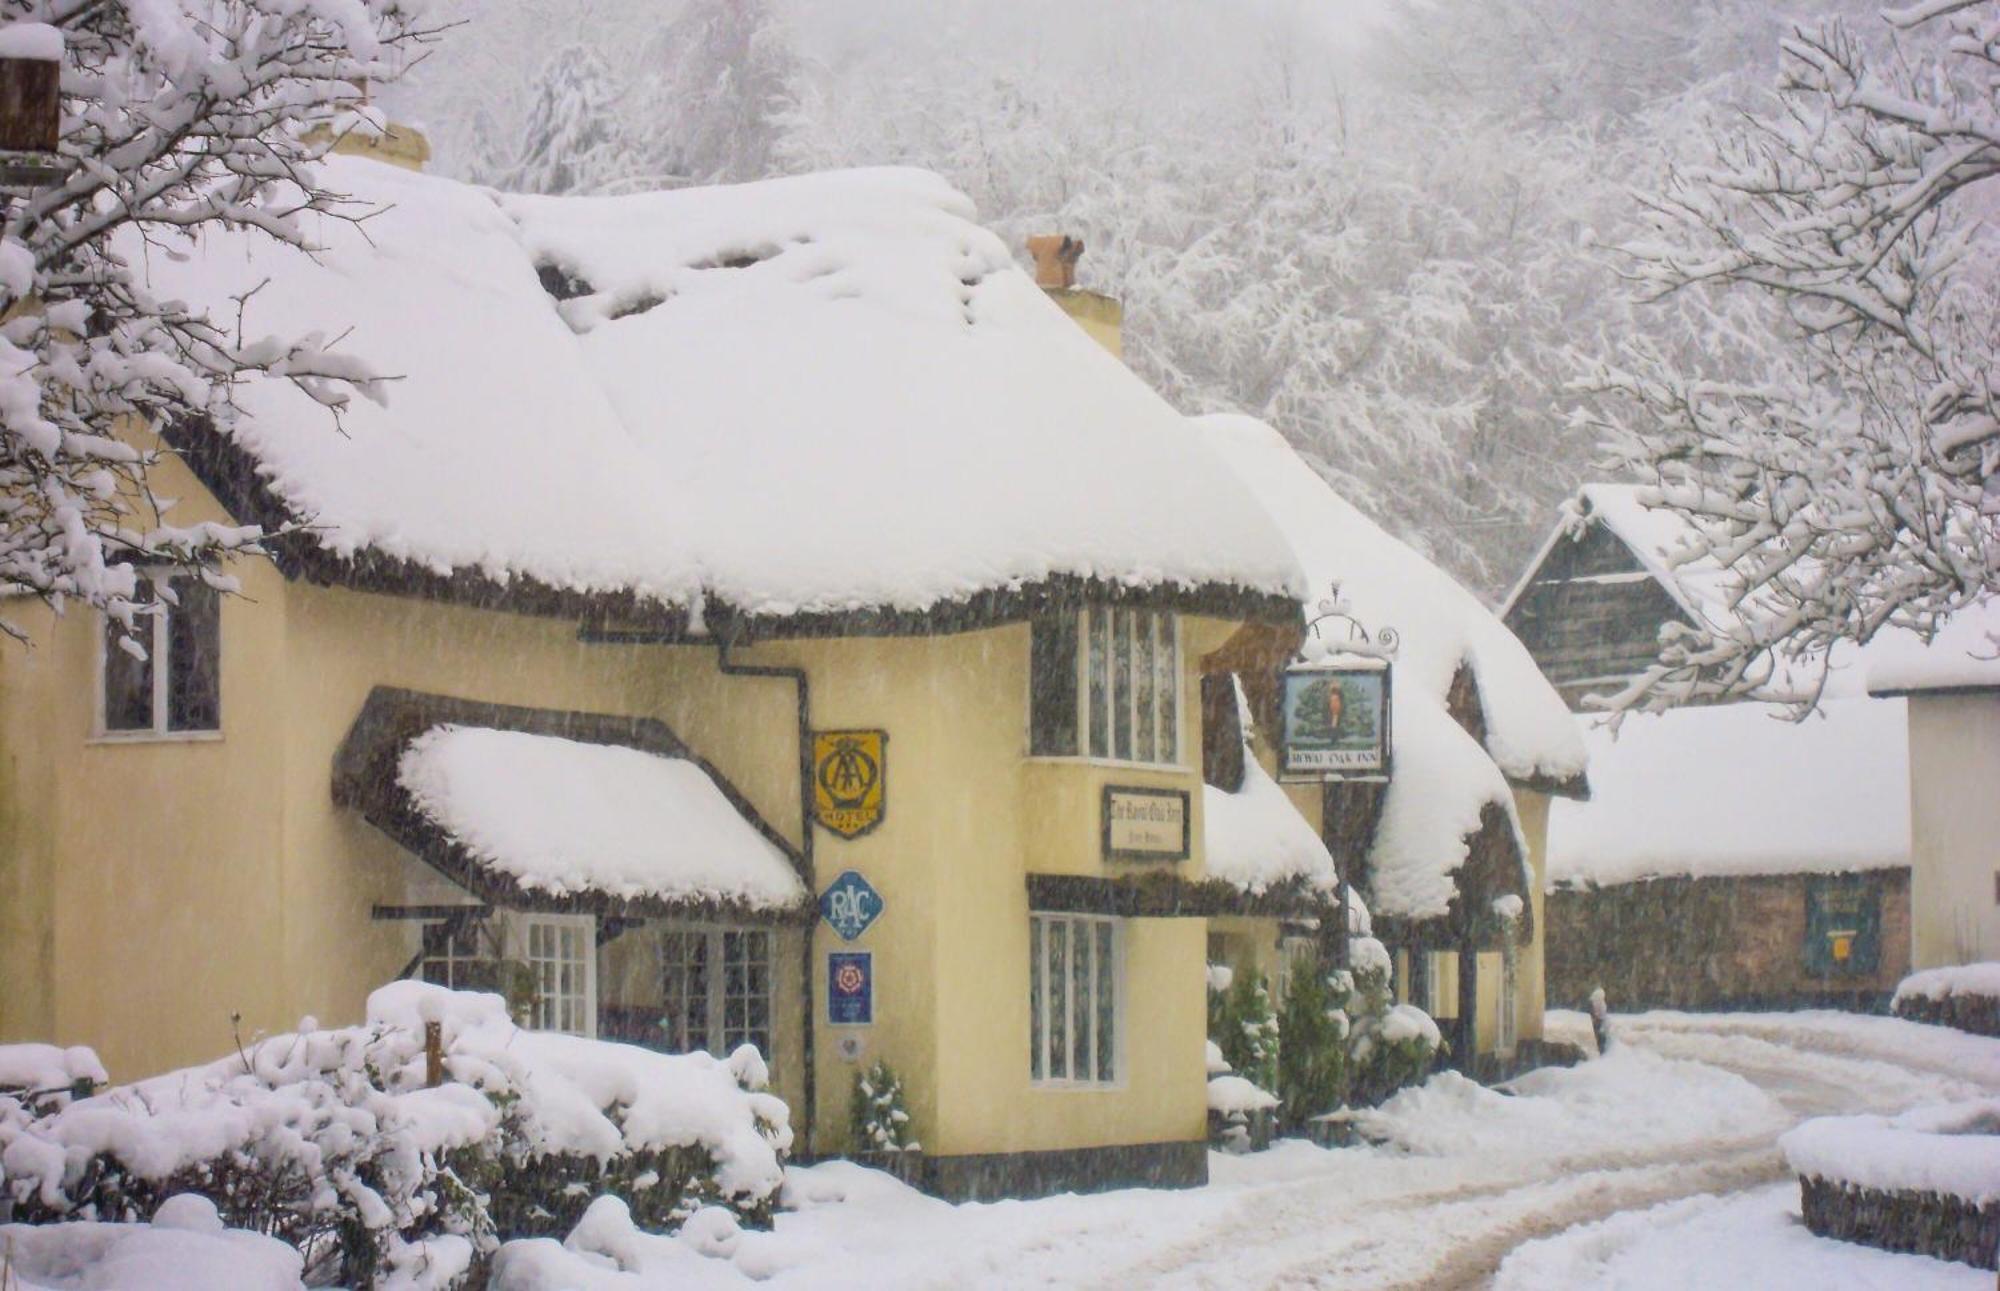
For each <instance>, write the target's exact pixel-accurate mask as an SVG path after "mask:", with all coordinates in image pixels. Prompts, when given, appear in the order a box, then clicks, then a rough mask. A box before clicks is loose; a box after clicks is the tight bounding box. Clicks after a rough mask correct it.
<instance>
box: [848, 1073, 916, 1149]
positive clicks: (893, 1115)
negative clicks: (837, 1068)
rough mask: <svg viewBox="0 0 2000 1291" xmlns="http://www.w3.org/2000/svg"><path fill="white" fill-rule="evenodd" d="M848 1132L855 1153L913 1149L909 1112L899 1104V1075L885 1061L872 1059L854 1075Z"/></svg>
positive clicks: (914, 1145) (900, 1090)
mask: <svg viewBox="0 0 2000 1291" xmlns="http://www.w3.org/2000/svg"><path fill="white" fill-rule="evenodd" d="M848 1117H849V1127H848V1129H849V1133H850V1134H851V1135H852V1136H853V1140H854V1147H855V1150H856V1151H858V1152H917V1151H921V1150H922V1148H923V1144H921V1143H919V1142H917V1140H916V1136H915V1135H914V1134H913V1133H912V1131H911V1128H910V1111H909V1109H908V1108H907V1107H905V1106H904V1105H903V1078H902V1077H901V1076H898V1075H897V1074H896V1073H895V1070H894V1069H893V1068H891V1067H890V1066H889V1064H888V1063H886V1062H883V1061H882V1060H881V1059H879V1058H878V1059H876V1060H875V1064H874V1065H873V1066H871V1067H869V1068H868V1070H866V1071H861V1072H856V1073H855V1075H854V1097H853V1100H852V1102H851V1103H850V1104H849V1107H848Z"/></svg>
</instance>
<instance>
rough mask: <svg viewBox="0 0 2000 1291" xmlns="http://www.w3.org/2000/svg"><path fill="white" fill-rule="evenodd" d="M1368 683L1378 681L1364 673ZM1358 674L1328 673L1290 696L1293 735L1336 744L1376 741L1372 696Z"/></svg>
mask: <svg viewBox="0 0 2000 1291" xmlns="http://www.w3.org/2000/svg"><path fill="white" fill-rule="evenodd" d="M1366 676H1367V678H1368V681H1367V685H1368V687H1370V688H1372V687H1373V686H1374V685H1376V684H1377V681H1378V679H1377V678H1376V677H1375V674H1373V673H1369V674H1366ZM1359 681H1360V679H1359V678H1350V677H1341V676H1330V677H1323V678H1320V679H1318V680H1315V681H1312V682H1309V683H1307V684H1306V685H1305V686H1303V687H1301V688H1300V689H1299V690H1298V692H1297V693H1296V694H1295V695H1294V696H1293V697H1292V715H1291V716H1292V737H1293V738H1294V739H1296V740H1303V741H1307V742H1310V743H1312V744H1316V745H1326V746H1330V747H1336V748H1368V747H1370V746H1372V745H1373V744H1374V743H1375V697H1374V695H1373V693H1372V689H1364V688H1363V686H1362V685H1360V684H1357V683H1358V682H1359Z"/></svg>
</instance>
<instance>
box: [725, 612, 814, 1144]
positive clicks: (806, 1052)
mask: <svg viewBox="0 0 2000 1291" xmlns="http://www.w3.org/2000/svg"><path fill="white" fill-rule="evenodd" d="M734 644H736V642H735V640H734V639H733V638H720V639H718V640H717V641H716V643H715V663H716V667H717V669H719V670H720V671H721V672H722V674H723V675H724V676H728V677H776V678H778V679H780V680H784V681H789V682H791V683H793V685H795V686H796V687H797V688H798V720H799V728H798V743H799V857H800V859H801V861H803V862H804V865H805V871H806V874H805V878H806V893H807V895H808V896H811V895H812V894H814V893H816V892H818V891H819V882H818V879H817V878H816V876H815V875H814V872H813V790H812V684H811V682H809V681H808V680H807V679H806V670H805V669H804V668H775V667H767V666H765V665H762V664H748V663H731V662H730V661H729V648H730V647H731V646H732V645H734ZM813 932H814V924H810V923H809V924H807V925H806V935H805V954H803V955H802V956H800V964H801V970H800V983H801V985H802V986H803V987H804V990H805V1023H804V1030H803V1033H802V1034H803V1036H804V1039H803V1041H802V1042H801V1045H800V1048H801V1049H802V1050H803V1052H802V1054H801V1055H800V1057H801V1061H802V1062H803V1064H804V1065H803V1067H802V1068H801V1074H802V1075H803V1077H804V1084H805V1103H806V1106H805V1117H804V1124H803V1125H802V1126H801V1129H802V1131H803V1133H802V1135H801V1137H802V1138H803V1139H804V1142H805V1152H804V1154H803V1155H804V1156H805V1157H806V1158H807V1159H808V1160H810V1159H811V1158H812V1156H813V1121H814V1119H815V1109H816V1108H817V1106H818V1101H819V1100H818V1097H817V1093H818V1082H817V1078H816V1072H815V1070H814V1068H815V1059H814V1055H813V1015H814V1013H815V1011H816V1009H815V1000H816V998H817V997H816V996H815V995H814V994H813Z"/></svg>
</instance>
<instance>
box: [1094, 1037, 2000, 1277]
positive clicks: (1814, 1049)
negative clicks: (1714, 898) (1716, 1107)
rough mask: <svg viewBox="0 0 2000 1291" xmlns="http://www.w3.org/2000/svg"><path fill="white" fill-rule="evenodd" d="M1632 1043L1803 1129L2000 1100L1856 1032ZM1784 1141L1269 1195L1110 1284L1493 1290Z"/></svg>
mask: <svg viewBox="0 0 2000 1291" xmlns="http://www.w3.org/2000/svg"><path fill="white" fill-rule="evenodd" d="M1618 1034H1619V1036H1620V1039H1621V1040H1622V1041H1623V1042H1625V1043H1628V1044H1632V1045H1634V1046H1635V1047H1639V1048H1645V1049H1649V1050H1653V1051H1654V1052H1657V1053H1659V1054H1660V1055H1661V1056H1662V1057H1668V1058H1678V1059H1682V1060H1687V1061H1695V1062H1702V1063H1706V1064H1708V1065H1710V1066H1714V1067H1719V1068H1721V1069H1724V1070H1727V1071H1733V1072H1735V1073H1736V1074H1737V1075H1740V1076H1742V1077H1743V1078H1744V1079H1746V1080H1749V1081H1750V1082H1751V1083H1753V1084H1755V1085H1757V1086H1758V1087H1759V1088H1761V1089H1763V1090H1764V1091H1765V1092H1766V1093H1768V1094H1770V1095H1771V1096H1772V1098H1773V1099H1775V1100H1776V1101H1777V1102H1779V1103H1780V1104H1781V1105H1782V1106H1783V1107H1784V1108H1785V1109H1786V1111H1787V1112H1789V1113H1790V1114H1791V1116H1792V1118H1793V1120H1794V1122H1796V1121H1799V1120H1804V1119H1806V1118H1808V1117H1811V1116H1822V1115H1828V1114H1838V1113H1845V1112H1858V1111H1873V1110H1885V1109H1886V1110H1900V1109H1901V1108H1903V1107H1907V1106H1909V1105H1911V1104H1912V1103H1914V1102H1920V1101H1925V1100H1927V1099H1942V1098H1963V1097H1972V1096H1977V1095H1979V1094H1981V1093H1990V1092H1995V1091H1996V1090H2000V1081H1995V1080H1990V1079H1986V1078H1985V1077H1987V1076H1988V1071H1986V1070H1978V1071H1968V1070H1967V1069H1966V1068H1964V1067H1962V1066H1957V1065H1954V1064H1953V1063H1952V1062H1951V1061H1950V1060H1949V1059H1948V1058H1941V1057H1939V1056H1936V1055H1931V1054H1923V1053H1914V1052H1909V1051H1907V1050H1903V1049H1896V1050H1891V1049H1887V1048H1885V1046H1884V1045H1882V1044H1881V1043H1877V1042H1874V1041H1873V1037H1869V1036H1865V1035H1859V1034H1856V1033H1855V1032H1854V1031H1853V1029H1852V1028H1850V1027H1848V1026H1847V1025H1845V1022H1844V1020H1843V1021H1841V1023H1840V1024H1839V1025H1836V1024H1835V1023H1833V1022H1829V1023H1825V1024H1823V1025H1822V1026H1821V1027H1819V1028H1815V1027H1814V1026H1813V1025H1812V1023H1811V1020H1810V1019H1798V1018H1786V1019H1772V1020H1771V1021H1769V1022H1760V1021H1758V1020H1755V1019H1732V1018H1728V1017H1717V1018H1714V1019H1707V1018H1700V1017H1691V1016H1674V1017H1672V1018H1669V1019H1664V1020H1655V1019H1644V1020H1642V1019H1637V1018H1634V1019H1620V1025H1619V1031H1618ZM1897 1059H1903V1060H1904V1061H1898V1060H1897ZM1776 1139H1777V1133H1775V1132H1772V1133H1760V1134H1757V1135H1754V1136H1748V1137H1744V1138H1735V1139H1720V1140H1718V1139H1710V1140H1694V1141H1690V1142H1687V1143H1682V1144H1677V1145H1674V1146H1672V1147H1671V1148H1668V1149H1665V1150H1661V1151H1656V1152H1651V1153H1645V1154H1634V1153H1632V1152H1631V1151H1629V1150H1625V1151H1620V1150H1617V1149H1610V1150H1607V1151H1606V1152H1603V1153H1587V1154H1582V1155H1574V1156H1571V1157H1568V1158H1566V1159H1562V1160H1559V1161H1554V1162H1550V1161H1543V1162H1539V1163H1535V1164H1533V1165H1532V1166H1528V1167H1525V1168H1523V1169H1522V1170H1520V1171H1509V1170H1507V1169H1506V1168H1505V1165H1504V1163H1492V1162H1487V1163H1481V1164H1482V1165H1483V1166H1485V1167H1486V1168H1488V1169H1490V1170H1492V1171H1493V1173H1492V1174H1491V1175H1489V1176H1488V1178H1486V1179H1484V1180H1482V1181H1480V1182H1469V1183H1465V1184H1462V1185H1457V1186H1450V1187H1442V1188H1439V1187H1430V1188H1426V1187H1422V1186H1418V1187H1413V1188H1411V1189H1410V1190H1409V1191H1407V1192H1403V1193H1400V1194H1399V1193H1396V1192H1394V1191H1393V1190H1391V1191H1388V1192H1386V1193H1377V1194H1376V1195H1373V1196H1370V1195H1367V1194H1368V1193H1369V1191H1370V1189H1369V1188H1368V1187H1367V1186H1366V1185H1365V1184H1362V1183H1361V1181H1360V1180H1358V1179H1356V1178H1353V1177H1350V1176H1348V1175H1346V1174H1345V1173H1334V1174H1329V1175H1326V1176H1313V1177H1307V1178H1304V1179H1295V1180H1291V1181H1288V1182H1286V1183H1282V1184H1271V1185H1261V1186H1258V1187H1257V1188H1255V1189H1254V1190H1253V1191H1252V1192H1251V1194H1250V1195H1249V1196H1247V1197H1246V1198H1245V1200H1244V1202H1243V1203H1242V1204H1241V1205H1240V1206H1238V1207H1235V1208H1232V1209H1231V1210H1230V1211H1228V1212H1225V1213H1224V1214H1222V1215H1219V1216H1217V1217H1216V1219H1215V1221H1214V1222H1212V1223H1209V1224H1206V1225H1204V1226H1203V1229H1202V1231H1200V1232H1198V1233H1196V1234H1193V1235H1191V1236H1190V1237H1189V1238H1188V1239H1187V1240H1185V1241H1183V1242H1180V1243H1177V1244H1175V1245H1174V1246H1173V1247H1171V1248H1169V1249H1168V1250H1165V1251H1161V1252H1157V1253H1156V1254H1155V1255H1154V1256H1153V1257H1152V1258H1150V1259H1148V1260H1146V1261H1144V1262H1143V1263H1142V1264H1140V1265H1139V1266H1138V1267H1136V1268H1129V1269H1124V1270H1121V1271H1120V1272H1119V1273H1118V1274H1117V1275H1116V1276H1115V1277H1112V1278H1109V1279H1107V1280H1106V1281H1105V1282H1104V1283H1103V1284H1102V1285H1105V1286H1107V1287H1108V1286H1127V1285H1132V1284H1133V1283H1134V1282H1140V1283H1143V1284H1146V1285H1160V1286H1167V1287H1188V1288H1202V1289H1206V1288H1237V1287H1283V1288H1295V1287H1298V1288H1306V1287H1309V1288H1316V1289H1323V1291H1342V1289H1344V1288H1350V1287H1356V1288H1358V1287H1367V1288H1371V1289H1372V1288H1387V1289H1390V1291H1402V1289H1404V1288H1408V1289H1410V1291H1415V1289H1416V1288H1425V1289H1426V1291H1430V1289H1432V1288H1438V1289H1441V1291H1457V1289H1459V1288H1472V1287H1481V1286H1485V1285H1487V1284H1488V1283H1490V1282H1491V1280H1492V1278H1493V1276H1494V1274H1495V1273H1496V1272H1497V1271H1498V1269H1499V1267H1500V1264H1501V1262H1502V1261H1503V1260H1504V1259H1505V1258H1506V1257H1507V1255H1508V1254H1509V1253H1511V1252H1512V1251H1513V1250H1514V1249H1515V1248H1516V1247H1518V1246H1520V1245H1521V1244H1522V1243H1523V1242H1527V1241H1531V1240H1534V1239H1536V1238H1541V1237H1549V1236H1553V1235H1555V1234H1557V1233H1560V1232H1562V1231H1564V1230H1566V1229H1569V1228H1571V1227H1574V1226H1576V1225H1578V1224H1585V1223H1593V1222H1596V1221H1598V1220H1602V1219H1606V1218H1609V1217H1610V1216H1612V1215H1614V1214H1617V1213H1619V1212H1621V1211H1627V1210H1634V1209H1641V1208H1645V1207H1651V1206H1656V1205H1660V1204H1663V1203H1666V1202H1671V1201H1677V1200H1680V1199H1682V1198H1685V1197H1692V1196H1699V1195H1704V1194H1726V1193H1731V1192H1737V1191H1741V1190H1743V1189H1746V1188H1752V1187H1757V1186H1760V1185H1763V1184H1768V1183H1772V1182H1777V1181H1780V1180H1783V1179H1784V1178H1786V1177H1787V1176H1788V1175H1789V1170H1788V1169H1787V1167H1786V1165H1785V1162H1784V1158H1783V1154H1782V1153H1781V1152H1780V1151H1779V1150H1778V1147H1777V1143H1776ZM1373 1164H1376V1165H1380V1164H1382V1163H1380V1162H1377V1163H1373ZM1357 1165H1358V1163H1357ZM1360 1168H1366V1167H1360ZM1412 1182H1417V1181H1416V1180H1413V1181H1412ZM1357 1185H1361V1186H1357Z"/></svg>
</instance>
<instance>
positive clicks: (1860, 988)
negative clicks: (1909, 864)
mask: <svg viewBox="0 0 2000 1291" xmlns="http://www.w3.org/2000/svg"><path fill="white" fill-rule="evenodd" d="M1857 877H1858V878H1859V879H1861V880H1862V881H1863V882H1864V883H1865V884H1866V885H1867V886H1868V887H1870V888H1872V889H1873V890H1874V891H1875V892H1876V893H1878V894H1879V898H1880V910H1881V923H1880V930H1879V938H1878V946H1879V953H1878V956H1877V963H1876V965H1875V968H1874V971H1873V972H1869V973H1865V974H1856V973H1845V972H1836V973H1827V974H1816V973H1815V972H1813V971H1811V970H1810V969H1809V967H1808V965H1807V957H1806V953H1805V944H1806V922H1807V919H1806V906H1807V888H1808V885H1809V883H1810V882H1811V881H1812V878H1813V876H1809V875H1803V874H1785V875H1754V876H1746V877H1740V878H1702V879H1687V878H1667V879H1648V880H1645V881H1642V882H1638V883H1621V884H1617V885H1614V886H1609V887H1602V888H1563V889H1559V890H1557V891H1555V892H1551V893H1550V894H1549V895H1548V901H1547V911H1548V948H1547V962H1548V1000H1549V1005H1550V1007H1552V1008H1585V1007H1587V1001H1588V1000H1589V998H1590V993H1591V991H1592V990H1594V989H1596V988H1597V987H1600V986H1601V987H1603V988H1604V993H1605V996H1606V999H1607V1000H1608V1002H1609V1003H1610V1005H1611V1007H1612V1009H1613V1010H1616V1011H1619V1012H1627V1011H1631V1010H1635V1009H1643V1008H1673V1009H1758V1008H1789V1007H1799V1006H1803V1005H1818V1006H1828V1007H1836V1008H1852V1009H1862V1010H1870V1011H1876V1010H1881V1009H1884V1008H1886V1006H1887V1004H1888V1000H1889V997H1890V995H1891V994H1892V993H1893V992H1894V991H1895V989H1896V983H1897V982H1898V981H1900V980H1901V979H1902V978H1903V976H1904V975H1905V974H1907V973H1908V971H1909V967H1910V872H1909V870H1907V869H1896V870H1877V871H1872V872H1870V873H1869V874H1867V875H1863V876H1857Z"/></svg>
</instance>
